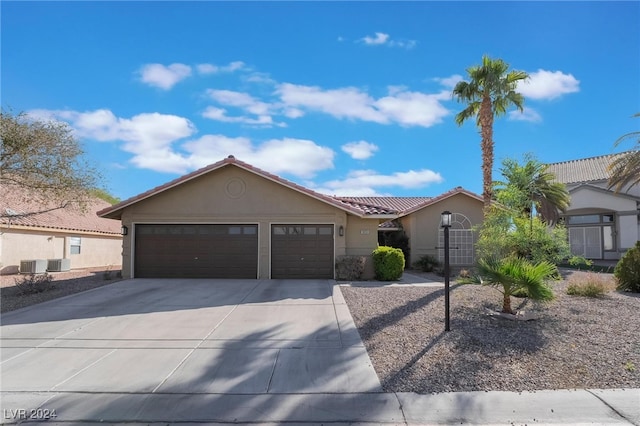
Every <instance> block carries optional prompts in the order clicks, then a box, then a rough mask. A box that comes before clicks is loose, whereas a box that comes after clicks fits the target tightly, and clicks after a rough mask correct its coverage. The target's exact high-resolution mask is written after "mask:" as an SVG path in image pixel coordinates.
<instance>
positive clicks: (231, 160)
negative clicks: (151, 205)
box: [97, 155, 395, 219]
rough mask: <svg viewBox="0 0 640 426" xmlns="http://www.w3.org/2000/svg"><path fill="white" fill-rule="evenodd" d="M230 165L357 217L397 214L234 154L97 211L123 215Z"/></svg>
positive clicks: (380, 216) (102, 213)
mask: <svg viewBox="0 0 640 426" xmlns="http://www.w3.org/2000/svg"><path fill="white" fill-rule="evenodd" d="M227 166H235V167H239V168H241V169H243V170H246V171H248V172H251V173H254V174H256V175H258V176H261V177H263V178H265V179H267V180H270V181H272V182H275V183H278V184H280V185H283V186H285V187H287V188H290V189H292V190H294V191H297V192H299V193H302V194H304V195H307V196H309V197H311V198H314V199H316V200H318V201H321V202H323V203H326V204H329V205H332V206H334V207H336V208H338V209H341V210H344V211H346V212H348V213H351V214H353V215H356V216H360V217H365V216H366V217H371V218H382V219H387V218H391V217H394V213H395V212H394V211H392V210H390V209H386V208H384V207H379V208H371V206H368V205H366V204H363V203H358V202H352V201H348V200H340V199H337V198H334V197H330V196H328V195H323V194H320V193H318V192H315V191H313V190H311V189H308V188H305V187H303V186H300V185H298V184H296V183H293V182H290V181H288V180H286V179H283V178H281V177H279V176H276V175H274V174H271V173H269V172H266V171H264V170H262V169H259V168H257V167H254V166H252V165H250V164H248V163H245V162H243V161H240V160H238V159H236V158H235V157H234V156H233V155H230V156H228V157H227V158H225V159H224V160H221V161H218V162H217V163H213V164H211V165H209V166H206V167H203V168H201V169H198V170H196V171H194V172H191V173H189V174H186V175H184V176H181V177H179V178H177V179H174V180H172V181H170V182H167V183H165V184H164V185H160V186H157V187H155V188H153V189H150V190H149V191H146V192H143V193H142V194H139V195H136V196H134V197H131V198H129V199H127V200H124V201H122V202H120V203H118V204H116V205H114V206H111V207H108V208H105V209H103V210H100V211H99V212H98V213H97V214H98V216H100V217H104V218H109V219H120V217H121V214H122V210H123V209H124V208H126V207H129V206H131V205H133V204H135V203H137V202H140V201H142V200H145V199H147V198H150V197H153V196H155V195H158V194H160V193H162V192H164V191H167V190H169V189H171V188H175V187H176V186H179V185H181V184H183V183H185V182H188V181H190V180H193V179H196V178H198V177H200V176H203V175H205V174H207V173H210V172H212V171H214V170H218V169H221V168H223V167H227Z"/></svg>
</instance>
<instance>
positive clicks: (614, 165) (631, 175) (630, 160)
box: [609, 113, 640, 192]
mask: <svg viewBox="0 0 640 426" xmlns="http://www.w3.org/2000/svg"><path fill="white" fill-rule="evenodd" d="M633 116H634V117H640V113H637V114H634V115H633ZM627 139H635V140H636V142H635V146H634V147H633V149H632V150H631V151H628V152H626V153H624V154H621V155H619V156H617V157H615V158H614V159H613V161H612V162H611V164H609V172H610V173H611V175H610V176H609V188H613V187H615V188H616V192H619V191H620V190H621V189H622V188H624V187H625V186H627V185H629V187H631V186H634V185H637V184H639V183H640V132H631V133H627V134H625V135H622V136H620V137H619V138H618V140H617V141H616V142H615V144H614V146H618V145H620V143H622V142H623V141H626V140H627Z"/></svg>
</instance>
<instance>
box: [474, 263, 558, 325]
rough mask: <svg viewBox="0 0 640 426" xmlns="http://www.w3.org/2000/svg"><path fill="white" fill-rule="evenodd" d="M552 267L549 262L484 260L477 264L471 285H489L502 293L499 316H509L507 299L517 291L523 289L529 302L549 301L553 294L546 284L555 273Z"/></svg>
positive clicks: (509, 304)
mask: <svg viewBox="0 0 640 426" xmlns="http://www.w3.org/2000/svg"><path fill="white" fill-rule="evenodd" d="M556 270H557V269H556V266H555V265H554V264H552V263H549V262H545V261H543V262H540V263H535V264H534V263H531V262H529V261H528V260H526V259H523V258H521V257H513V256H512V257H507V258H496V257H492V258H485V259H482V258H481V259H480V260H479V261H478V275H477V276H476V277H475V281H476V282H479V283H480V284H483V285H491V286H494V287H496V288H498V291H500V292H501V293H502V296H503V298H502V312H504V313H509V314H513V313H514V312H513V310H512V309H511V296H512V295H513V293H514V292H516V291H518V290H520V289H523V288H524V289H526V290H527V294H528V295H529V297H530V298H531V299H533V300H552V299H553V291H552V290H551V288H550V287H549V286H548V285H547V283H546V280H548V279H549V278H551V277H552V276H553V274H554V273H555V272H556Z"/></svg>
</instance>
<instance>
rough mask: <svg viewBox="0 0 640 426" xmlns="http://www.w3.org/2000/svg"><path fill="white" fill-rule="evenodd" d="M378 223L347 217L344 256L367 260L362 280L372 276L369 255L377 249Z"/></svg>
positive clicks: (372, 271) (371, 262)
mask: <svg viewBox="0 0 640 426" xmlns="http://www.w3.org/2000/svg"><path fill="white" fill-rule="evenodd" d="M378 223H379V221H377V220H373V219H362V218H359V217H355V216H349V217H348V221H347V227H346V229H345V237H346V244H347V249H346V253H345V254H347V255H350V256H365V257H366V258H367V263H366V264H365V270H364V276H363V278H364V279H370V278H373V276H374V270H373V261H372V257H371V253H372V252H373V251H374V250H375V249H376V247H378Z"/></svg>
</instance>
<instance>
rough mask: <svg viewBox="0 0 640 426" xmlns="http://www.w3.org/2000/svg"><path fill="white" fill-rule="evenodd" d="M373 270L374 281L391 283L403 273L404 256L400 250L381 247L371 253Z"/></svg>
mask: <svg viewBox="0 0 640 426" xmlns="http://www.w3.org/2000/svg"><path fill="white" fill-rule="evenodd" d="M373 269H374V271H375V274H376V279H377V280H380V281H393V280H397V279H399V278H400V277H401V276H402V271H404V254H403V253H402V250H400V249H397V248H393V247H387V246H381V247H378V248H377V249H375V250H374V251H373Z"/></svg>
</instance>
